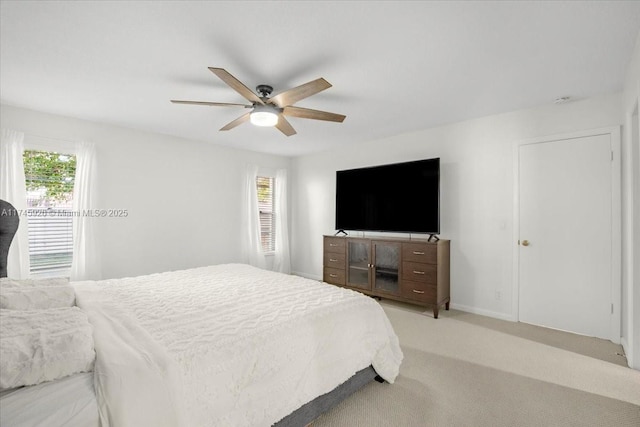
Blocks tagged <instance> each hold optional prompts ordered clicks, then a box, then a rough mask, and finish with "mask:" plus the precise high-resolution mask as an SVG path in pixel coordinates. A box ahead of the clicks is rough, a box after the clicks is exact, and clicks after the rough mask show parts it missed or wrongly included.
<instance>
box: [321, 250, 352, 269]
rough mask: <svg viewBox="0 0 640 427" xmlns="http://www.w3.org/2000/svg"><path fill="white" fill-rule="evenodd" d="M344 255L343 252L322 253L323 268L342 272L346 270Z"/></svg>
mask: <svg viewBox="0 0 640 427" xmlns="http://www.w3.org/2000/svg"><path fill="white" fill-rule="evenodd" d="M346 258H347V257H346V255H345V253H344V252H342V253H340V252H326V251H325V253H324V266H325V267H331V268H339V269H341V270H344V269H345V268H346V264H345V260H346Z"/></svg>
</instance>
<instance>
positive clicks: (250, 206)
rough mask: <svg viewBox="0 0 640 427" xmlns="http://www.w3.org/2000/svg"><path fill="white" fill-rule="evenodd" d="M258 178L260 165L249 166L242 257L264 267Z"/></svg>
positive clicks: (243, 219)
mask: <svg viewBox="0 0 640 427" xmlns="http://www.w3.org/2000/svg"><path fill="white" fill-rule="evenodd" d="M257 178H258V167H257V166H253V165H249V166H247V169H246V172H245V180H244V188H243V191H242V195H243V198H242V200H243V202H242V230H241V231H242V257H243V261H244V262H245V263H247V264H250V265H253V266H255V267H259V268H263V269H264V268H266V260H265V257H264V252H263V251H262V244H261V242H260V212H259V209H258V188H257V187H256V179H257Z"/></svg>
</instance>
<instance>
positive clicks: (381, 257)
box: [373, 242, 400, 294]
mask: <svg viewBox="0 0 640 427" xmlns="http://www.w3.org/2000/svg"><path fill="white" fill-rule="evenodd" d="M373 254H374V255H373V256H374V260H373V265H374V277H373V290H375V291H379V292H386V293H390V294H399V293H400V243H392V242H373Z"/></svg>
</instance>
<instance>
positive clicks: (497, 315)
mask: <svg viewBox="0 0 640 427" xmlns="http://www.w3.org/2000/svg"><path fill="white" fill-rule="evenodd" d="M450 307H451V308H453V309H454V310H460V311H466V312H467V313H473V314H479V315H481V316H487V317H493V318H496V319H500V320H507V321H509V322H513V321H514V320H513V317H512V316H511V315H510V314H505V313H499V312H497V311H491V310H484V309H482V308H477V307H470V306H468V305H462V304H453V303H451V305H450Z"/></svg>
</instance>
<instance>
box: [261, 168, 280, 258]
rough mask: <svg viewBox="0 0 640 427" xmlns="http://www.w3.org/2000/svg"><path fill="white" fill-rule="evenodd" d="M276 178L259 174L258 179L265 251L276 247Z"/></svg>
mask: <svg viewBox="0 0 640 427" xmlns="http://www.w3.org/2000/svg"><path fill="white" fill-rule="evenodd" d="M274 183H275V178H272V177H265V176H259V177H258V178H257V179H256V186H257V189H258V211H259V212H260V241H261V243H262V250H263V251H264V252H273V251H275V249H276V241H275V239H276V234H275V230H276V222H275V211H274V204H273V201H274V198H275V194H274V193H275V191H274V190H275V186H274Z"/></svg>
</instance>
